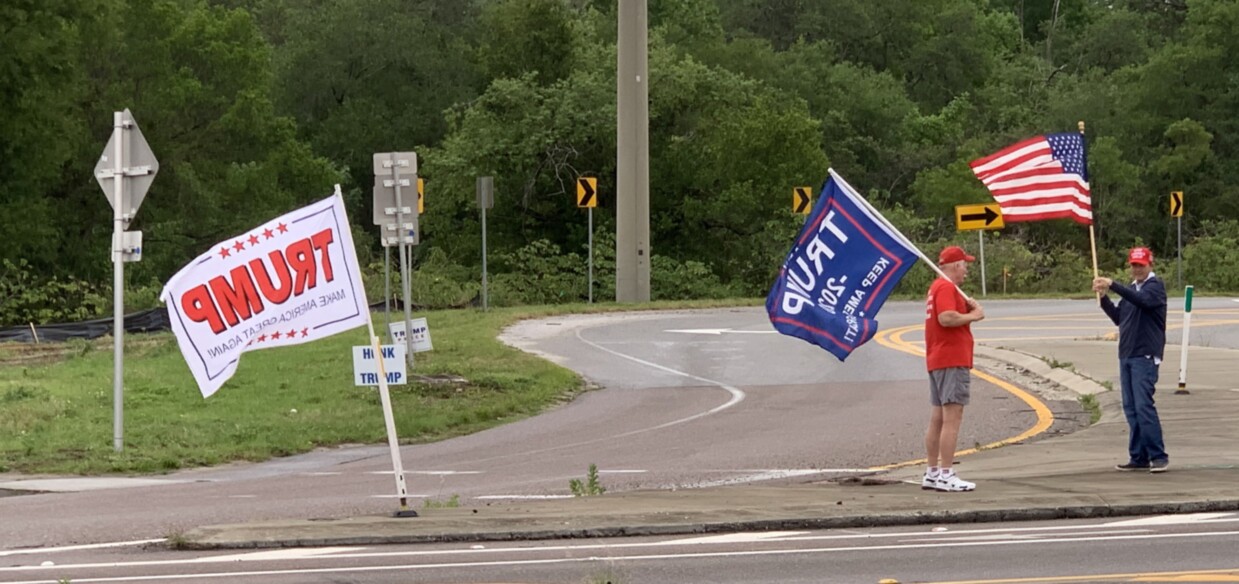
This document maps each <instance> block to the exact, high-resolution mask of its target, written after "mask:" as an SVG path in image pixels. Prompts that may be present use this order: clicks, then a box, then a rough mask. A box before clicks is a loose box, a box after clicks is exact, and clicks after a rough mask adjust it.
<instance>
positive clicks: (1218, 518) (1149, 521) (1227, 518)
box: [1106, 513, 1239, 527]
mask: <svg viewBox="0 0 1239 584" xmlns="http://www.w3.org/2000/svg"><path fill="white" fill-rule="evenodd" d="M1234 521H1239V516H1236V514H1235V513H1185V514H1183V515H1162V516H1159V517H1142V518H1140V519H1128V520H1126V521H1115V522H1112V523H1107V524H1106V525H1107V526H1109V527H1120V526H1121V527H1143V526H1161V525H1189V524H1195V523H1230V522H1234Z"/></svg>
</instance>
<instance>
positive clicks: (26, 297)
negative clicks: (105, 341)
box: [0, 259, 112, 326]
mask: <svg viewBox="0 0 1239 584" xmlns="http://www.w3.org/2000/svg"><path fill="white" fill-rule="evenodd" d="M111 307H112V299H111V290H110V289H103V288H102V287H100V286H97V285H94V284H91V283H89V282H84V281H82V280H76V279H69V280H61V279H59V278H56V277H51V278H42V277H40V275H39V274H35V273H34V272H33V270H32V268H31V267H30V264H29V263H27V262H26V260H24V259H22V260H18V262H17V263H16V264H15V263H13V262H11V261H9V260H4V262H3V264H0V325H5V326H10V325H22V324H27V323H34V324H47V323H55V322H72V321H78V320H89V319H92V318H99V317H101V316H103V315H104V314H105V313H110V312H111V311H110V309H111Z"/></svg>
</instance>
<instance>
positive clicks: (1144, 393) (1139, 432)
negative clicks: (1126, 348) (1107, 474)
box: [1119, 357, 1170, 464]
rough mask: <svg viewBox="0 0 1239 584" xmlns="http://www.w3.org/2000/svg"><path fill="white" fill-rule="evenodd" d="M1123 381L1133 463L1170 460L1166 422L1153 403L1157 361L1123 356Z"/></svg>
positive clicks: (1120, 372)
mask: <svg viewBox="0 0 1239 584" xmlns="http://www.w3.org/2000/svg"><path fill="white" fill-rule="evenodd" d="M1119 380H1120V383H1121V384H1122V386H1123V413H1124V414H1125V415H1126V416H1127V427H1128V429H1129V430H1130V438H1129V440H1128V444H1127V451H1128V453H1129V454H1130V456H1131V462H1133V463H1135V464H1148V463H1150V462H1153V461H1161V460H1169V459H1170V457H1169V456H1168V455H1167V454H1166V446H1165V444H1164V443H1162V422H1161V420H1160V419H1158V417H1157V406H1156V405H1154V403H1153V392H1154V391H1156V387H1155V386H1156V385H1157V364H1156V363H1154V362H1153V360H1152V359H1149V358H1147V357H1129V358H1126V359H1119Z"/></svg>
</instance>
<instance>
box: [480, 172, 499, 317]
mask: <svg viewBox="0 0 1239 584" xmlns="http://www.w3.org/2000/svg"><path fill="white" fill-rule="evenodd" d="M494 206H495V178H494V177H491V176H479V177H478V207H480V208H481V209H482V310H483V311H486V310H490V290H488V289H487V287H486V210H487V209H489V208H491V207H494Z"/></svg>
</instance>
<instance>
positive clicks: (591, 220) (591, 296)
mask: <svg viewBox="0 0 1239 584" xmlns="http://www.w3.org/2000/svg"><path fill="white" fill-rule="evenodd" d="M587 277H588V278H589V303H590V304H593V303H594V208H593V207H590V208H589V274H588V276H587Z"/></svg>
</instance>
